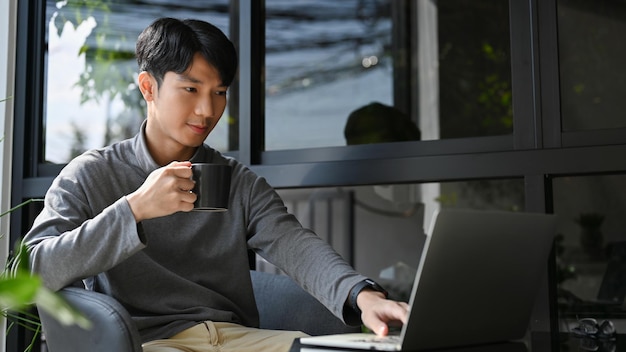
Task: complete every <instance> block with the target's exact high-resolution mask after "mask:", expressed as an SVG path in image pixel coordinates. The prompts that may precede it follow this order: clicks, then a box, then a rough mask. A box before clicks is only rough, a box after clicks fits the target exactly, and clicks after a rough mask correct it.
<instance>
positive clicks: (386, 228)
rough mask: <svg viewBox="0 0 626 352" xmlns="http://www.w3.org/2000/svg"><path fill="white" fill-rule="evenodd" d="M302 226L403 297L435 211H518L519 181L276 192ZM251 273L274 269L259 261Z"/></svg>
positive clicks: (520, 201) (520, 205) (521, 189)
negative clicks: (442, 209) (311, 230)
mask: <svg viewBox="0 0 626 352" xmlns="http://www.w3.org/2000/svg"><path fill="white" fill-rule="evenodd" d="M278 192H279V193H280V194H281V196H282V197H283V200H284V201H285V204H286V206H287V208H288V209H289V211H290V212H291V213H293V214H294V215H295V216H296V217H297V218H298V219H299V220H300V222H301V223H302V224H303V226H305V227H308V228H311V229H313V230H314V231H315V232H316V233H317V234H318V235H319V236H320V237H322V238H324V239H325V240H326V241H328V242H329V243H330V244H331V245H332V246H333V247H334V248H335V249H336V250H337V252H338V253H340V254H341V255H342V256H343V257H344V259H346V260H348V261H349V262H352V263H353V265H354V266H355V268H356V269H357V270H359V271H360V272H362V273H364V274H365V275H368V276H370V277H372V278H379V279H380V281H381V282H384V283H385V286H387V287H388V288H391V287H393V289H392V290H391V291H392V293H393V294H395V295H396V297H398V298H400V299H406V298H408V294H409V292H410V289H411V285H412V281H413V279H414V273H415V270H416V268H417V265H418V262H419V259H420V254H421V251H422V248H423V244H424V240H425V238H424V234H425V233H426V231H427V229H428V228H429V227H430V221H431V219H432V216H433V213H434V211H435V210H437V209H439V208H442V207H447V208H451V207H453V208H469V209H498V210H507V211H508V210H511V211H515V210H522V209H524V183H523V181H522V180H520V179H511V180H481V181H468V182H449V183H425V184H404V185H374V186H354V187H340V188H315V189H284V190H279V191H278ZM257 269H259V270H264V271H274V270H276V269H275V268H274V267H273V266H271V265H270V264H268V263H267V262H264V261H263V260H261V259H258V261H257Z"/></svg>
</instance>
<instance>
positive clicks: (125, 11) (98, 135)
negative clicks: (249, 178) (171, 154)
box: [42, 0, 229, 163]
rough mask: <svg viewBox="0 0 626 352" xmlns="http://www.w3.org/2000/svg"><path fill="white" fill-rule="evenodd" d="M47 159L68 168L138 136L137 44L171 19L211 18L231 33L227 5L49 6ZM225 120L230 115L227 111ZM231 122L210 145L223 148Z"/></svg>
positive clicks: (141, 110) (223, 0) (104, 0)
mask: <svg viewBox="0 0 626 352" xmlns="http://www.w3.org/2000/svg"><path fill="white" fill-rule="evenodd" d="M46 5H47V7H46V19H47V21H48V22H47V25H48V27H47V29H48V31H47V32H48V37H47V41H48V52H47V57H46V58H47V62H46V74H47V76H46V101H45V115H46V116H45V119H44V127H45V154H44V155H43V156H42V158H43V160H44V161H47V162H53V163H66V162H67V161H69V160H70V159H71V158H73V157H74V156H76V155H78V154H80V153H82V152H83V151H85V150H87V149H91V148H97V147H101V146H104V145H109V144H111V143H113V142H116V141H119V140H122V139H125V138H129V137H131V136H134V135H135V134H136V133H137V131H138V130H139V125H140V124H141V122H142V121H143V119H144V118H145V107H144V102H143V99H142V97H141V94H140V92H139V90H138V89H137V87H136V85H135V78H136V75H137V64H136V62H135V58H134V56H135V40H136V38H137V36H138V35H139V33H140V32H141V31H142V30H143V29H144V28H145V27H146V26H148V25H149V24H150V22H152V21H153V20H154V19H156V18H158V17H161V16H163V14H167V15H168V16H173V17H178V18H200V19H204V20H208V21H210V22H212V23H214V24H215V25H216V26H218V27H219V28H220V29H222V30H223V31H224V32H225V33H227V34H228V21H229V15H228V0H213V1H202V2H200V1H186V2H184V3H180V2H177V1H170V2H167V1H165V2H163V1H162V2H159V3H153V4H137V3H135V2H131V1H113V0H100V1H93V2H84V1H78V0H68V1H55V0H48V1H47V3H46ZM224 116H228V111H226V112H224ZM228 120H229V118H223V119H222V120H221V121H220V123H219V124H218V126H217V127H216V129H215V130H214V131H213V132H212V133H211V135H210V136H209V138H208V140H207V142H208V143H209V144H210V145H211V146H213V147H215V148H217V149H220V150H225V148H226V146H227V142H228V141H227V136H228V131H227V129H228Z"/></svg>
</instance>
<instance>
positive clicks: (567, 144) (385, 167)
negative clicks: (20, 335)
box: [9, 0, 626, 343]
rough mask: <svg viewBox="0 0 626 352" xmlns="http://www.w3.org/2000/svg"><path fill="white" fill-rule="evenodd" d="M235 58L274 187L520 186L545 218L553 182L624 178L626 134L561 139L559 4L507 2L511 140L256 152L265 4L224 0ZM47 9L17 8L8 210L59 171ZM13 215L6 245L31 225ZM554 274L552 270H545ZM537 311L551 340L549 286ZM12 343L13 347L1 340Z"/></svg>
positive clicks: (244, 112)
mask: <svg viewBox="0 0 626 352" xmlns="http://www.w3.org/2000/svg"><path fill="white" fill-rule="evenodd" d="M232 5H233V7H232V8H233V14H232V16H233V17H232V19H233V23H237V25H236V26H235V28H232V29H231V30H232V32H231V36H233V35H234V36H236V37H237V40H236V41H237V42H238V45H239V48H238V49H239V55H240V72H239V75H240V81H239V83H238V89H239V103H238V106H237V107H236V109H237V110H238V114H239V118H240V120H239V150H238V151H237V152H233V153H232V155H233V156H235V157H237V158H238V159H239V160H240V161H242V162H244V163H245V164H247V165H249V166H250V167H251V169H252V170H253V171H255V172H256V173H258V174H259V175H261V176H264V177H265V178H267V180H268V181H269V182H270V184H272V185H273V186H274V187H276V188H301V187H325V186H342V185H346V186H347V185H367V184H397V183H422V182H447V181H464V180H473V179H498V178H523V179H524V183H525V198H526V202H525V204H526V210H527V211H534V212H552V193H551V179H552V178H553V177H557V176H564V175H594V174H596V175H598V174H614V173H626V158H624V155H626V129H623V128H622V129H611V130H590V131H579V132H562V128H561V118H560V116H561V112H560V93H559V60H558V55H559V53H558V45H557V43H558V31H557V0H509V6H510V26H511V27H510V37H511V38H510V39H511V73H512V91H513V118H514V131H513V134H512V135H509V136H495V137H477V138H463V139H455V140H436V141H416V142H400V143H388V144H376V145H354V146H344V147H327V148H312V149H302V150H282V151H264V150H263V143H264V141H263V138H264V137H263V136H264V122H263V121H264V96H263V92H264V83H263V82H264V81H263V77H262V72H263V65H264V62H263V60H264V57H265V53H264V46H263V43H264V40H265V37H264V36H265V34H264V21H265V12H264V8H265V1H262V0H232ZM45 25H46V24H45V0H24V1H20V2H19V3H18V29H17V36H18V39H17V48H16V50H17V51H16V52H17V64H16V75H15V77H16V81H15V124H14V126H15V130H14V133H15V135H14V139H13V140H14V148H13V150H14V155H13V165H14V168H13V170H12V192H13V193H12V204H14V205H15V204H18V203H20V202H21V201H23V200H25V199H29V198H39V197H43V196H44V194H45V192H46V190H47V188H48V187H49V185H50V183H51V181H52V179H53V178H54V177H55V176H56V175H57V174H58V172H59V171H60V169H61V168H62V167H63V165H55V164H45V163H41V162H40V161H39V156H40V155H42V150H43V145H42V143H43V133H42V126H43V121H42V119H43V116H44V109H45V107H44V93H43V90H44V82H45V77H44V75H45V71H44V65H45V62H44V57H45V42H46V41H45V38H44V36H45V33H46V28H45ZM31 221H32V219H29V218H28V214H22V212H19V211H18V212H16V213H14V214H12V219H11V223H12V228H11V240H12V241H15V240H17V239H18V238H20V237H21V236H22V235H23V234H24V233H25V232H26V231H27V230H28V226H30V225H29V224H30V222H31ZM546 270H548V272H549V273H550V274H551V275H552V272H553V268H546ZM549 286H550V289H549V292H545V294H544V295H543V296H544V297H545V303H546V304H545V305H544V306H545V307H547V311H543V312H538V313H536V314H538V315H540V318H542V319H548V320H550V327H551V330H552V331H553V332H555V333H556V332H558V322H557V320H558V319H557V312H556V304H555V302H556V299H555V295H554V292H552V291H554V290H556V283H555V281H554V279H553V277H550V285H549ZM9 343H11V341H9Z"/></svg>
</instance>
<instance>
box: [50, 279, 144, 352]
mask: <svg viewBox="0 0 626 352" xmlns="http://www.w3.org/2000/svg"><path fill="white" fill-rule="evenodd" d="M59 294H60V295H61V296H62V297H63V298H64V299H65V300H67V302H68V303H69V304H70V305H71V306H72V307H74V308H75V309H77V310H79V311H80V312H82V313H83V314H84V315H85V316H86V317H87V319H89V321H91V324H92V326H91V328H90V329H89V330H85V329H83V328H81V327H78V326H76V325H72V326H64V325H62V324H61V323H59V322H58V321H57V320H56V319H54V318H53V317H51V316H49V315H48V314H46V313H45V311H43V310H41V309H40V310H39V316H40V318H41V323H42V327H43V331H44V336H45V338H46V343H47V346H48V349H49V351H50V352H67V351H90V352H110V351H117V352H141V351H142V348H141V338H140V336H139V332H138V331H137V327H136V326H135V324H134V322H133V321H132V319H131V317H130V314H129V313H128V312H127V311H126V309H125V308H124V307H122V305H121V304H120V303H119V302H117V301H116V300H115V299H114V298H112V297H110V296H107V295H105V294H102V293H98V292H94V291H88V290H85V289H82V288H77V287H67V288H64V289H62V290H61V291H59Z"/></svg>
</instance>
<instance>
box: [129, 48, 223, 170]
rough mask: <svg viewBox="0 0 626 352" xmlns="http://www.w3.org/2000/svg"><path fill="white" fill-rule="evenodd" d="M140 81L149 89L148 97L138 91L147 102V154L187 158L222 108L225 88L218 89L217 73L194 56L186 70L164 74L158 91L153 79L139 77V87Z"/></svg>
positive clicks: (202, 140) (219, 80) (221, 112)
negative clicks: (149, 85) (143, 80)
mask: <svg viewBox="0 0 626 352" xmlns="http://www.w3.org/2000/svg"><path fill="white" fill-rule="evenodd" d="M142 74H144V73H142ZM142 79H148V80H149V81H150V82H151V86H152V89H151V90H150V93H151V94H146V92H144V89H142V93H143V94H144V97H145V98H146V102H147V103H148V125H147V127H146V135H147V138H148V140H149V144H150V146H151V152H152V153H153V154H154V153H156V154H160V155H162V156H165V155H169V154H171V153H182V154H181V155H180V158H179V159H178V160H183V159H185V158H188V157H191V155H188V154H189V152H190V151H191V150H195V148H196V147H198V146H200V145H201V144H202V143H203V142H204V140H205V139H206V138H207V136H208V135H209V133H210V132H211V131H212V130H213V128H215V125H216V124H217V122H218V121H219V119H220V117H221V116H222V114H223V113H224V109H225V108H226V91H227V89H228V87H225V86H222V80H221V78H220V75H219V73H218V71H217V70H216V69H215V67H213V66H212V65H209V63H208V62H207V61H206V60H205V59H204V58H203V57H202V55H200V54H196V55H195V56H194V58H193V62H192V64H191V66H190V67H189V68H188V69H187V71H185V72H183V73H181V74H177V73H174V72H167V73H166V74H165V76H164V77H163V82H162V83H161V86H160V87H159V88H158V89H157V87H156V81H155V80H154V78H153V77H151V76H149V75H148V77H145V76H143V77H142V76H141V75H140V78H139V81H140V82H139V83H140V85H142ZM153 156H155V157H156V158H157V159H158V158H159V156H158V155H153ZM181 158H182V159H181Z"/></svg>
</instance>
